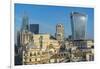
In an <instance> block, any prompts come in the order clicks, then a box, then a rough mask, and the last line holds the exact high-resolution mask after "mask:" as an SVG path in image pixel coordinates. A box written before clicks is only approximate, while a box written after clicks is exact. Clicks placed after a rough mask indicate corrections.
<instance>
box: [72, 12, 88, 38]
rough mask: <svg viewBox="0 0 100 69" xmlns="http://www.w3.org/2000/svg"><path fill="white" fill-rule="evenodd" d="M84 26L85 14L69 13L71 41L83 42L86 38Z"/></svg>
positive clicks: (85, 22)
mask: <svg viewBox="0 0 100 69" xmlns="http://www.w3.org/2000/svg"><path fill="white" fill-rule="evenodd" d="M86 24H87V15H86V14H82V13H78V12H72V13H71V27H72V39H73V40H84V39H85V38H86Z"/></svg>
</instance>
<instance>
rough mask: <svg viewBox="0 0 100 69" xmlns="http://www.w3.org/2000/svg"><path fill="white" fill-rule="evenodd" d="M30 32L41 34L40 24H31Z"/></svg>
mask: <svg viewBox="0 0 100 69" xmlns="http://www.w3.org/2000/svg"><path fill="white" fill-rule="evenodd" d="M30 32H32V33H33V34H39V24H30Z"/></svg>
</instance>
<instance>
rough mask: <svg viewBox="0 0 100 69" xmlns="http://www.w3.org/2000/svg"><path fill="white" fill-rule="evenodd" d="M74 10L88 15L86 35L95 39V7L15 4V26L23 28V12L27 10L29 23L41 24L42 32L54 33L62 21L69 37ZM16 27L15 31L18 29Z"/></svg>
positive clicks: (66, 35) (40, 30)
mask: <svg viewBox="0 0 100 69" xmlns="http://www.w3.org/2000/svg"><path fill="white" fill-rule="evenodd" d="M73 11H75V12H79V13H84V14H87V15H88V22H87V35H86V36H87V38H88V39H93V38H94V23H93V22H94V16H93V14H94V10H93V8H81V7H64V6H48V5H32V4H15V27H16V28H17V30H19V29H20V28H21V24H22V17H23V12H26V15H27V16H28V17H29V24H39V26H40V29H39V32H40V33H49V34H52V35H54V34H55V32H56V25H57V24H59V23H61V24H63V25H64V32H65V37H68V36H69V35H71V34H72V32H71V20H70V13H71V12H73ZM16 28H15V31H17V30H16ZM48 30H49V32H48Z"/></svg>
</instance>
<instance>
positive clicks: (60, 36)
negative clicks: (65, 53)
mask: <svg viewBox="0 0 100 69" xmlns="http://www.w3.org/2000/svg"><path fill="white" fill-rule="evenodd" d="M56 39H57V40H58V41H63V39H64V26H63V24H57V25H56Z"/></svg>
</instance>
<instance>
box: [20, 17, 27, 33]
mask: <svg viewBox="0 0 100 69" xmlns="http://www.w3.org/2000/svg"><path fill="white" fill-rule="evenodd" d="M21 31H29V19H28V16H23V18H22V27H21Z"/></svg>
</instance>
